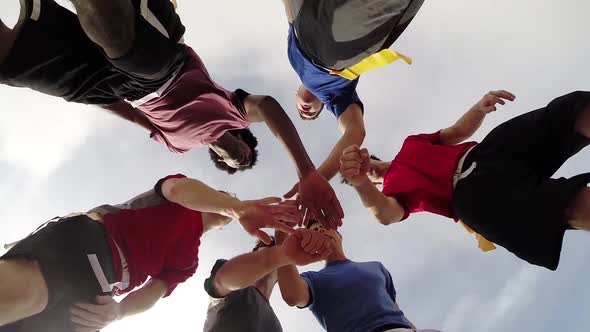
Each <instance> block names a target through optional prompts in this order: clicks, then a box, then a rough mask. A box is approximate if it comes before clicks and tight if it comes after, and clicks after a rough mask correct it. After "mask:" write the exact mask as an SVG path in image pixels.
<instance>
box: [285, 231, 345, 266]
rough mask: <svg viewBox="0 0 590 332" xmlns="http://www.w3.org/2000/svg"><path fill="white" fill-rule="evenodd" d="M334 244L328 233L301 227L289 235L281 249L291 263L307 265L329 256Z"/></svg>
mask: <svg viewBox="0 0 590 332" xmlns="http://www.w3.org/2000/svg"><path fill="white" fill-rule="evenodd" d="M333 245H334V243H333V240H332V239H331V238H330V237H329V236H328V235H326V234H323V233H320V232H316V231H311V230H308V229H301V228H300V229H298V230H296V231H295V233H293V234H291V235H289V237H287V239H286V240H285V242H284V243H283V244H282V245H281V249H282V250H283V253H284V254H285V256H287V258H288V259H289V260H290V261H291V264H294V265H307V264H311V263H315V262H319V261H321V260H324V259H326V258H328V256H330V254H332V251H333V249H332V248H333Z"/></svg>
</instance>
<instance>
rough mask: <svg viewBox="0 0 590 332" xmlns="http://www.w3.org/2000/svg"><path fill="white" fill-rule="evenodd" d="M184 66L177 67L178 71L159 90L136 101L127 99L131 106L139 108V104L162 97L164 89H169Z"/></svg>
mask: <svg viewBox="0 0 590 332" xmlns="http://www.w3.org/2000/svg"><path fill="white" fill-rule="evenodd" d="M182 67H183V66H180V67H178V69H176V71H175V72H174V73H173V74H172V77H170V79H169V80H167V81H166V83H164V84H163V85H162V86H161V87H160V88H159V89H158V90H156V91H154V92H152V93H150V94H149V95H147V96H145V97H143V98H140V99H138V100H134V101H130V100H127V99H125V101H126V102H127V103H128V104H129V105H131V107H133V108H138V107H139V106H141V105H143V104H145V103H147V102H150V101H152V100H154V99H156V98H160V97H161V96H162V95H163V94H164V91H166V89H168V87H169V86H170V85H171V84H172V82H174V80H175V79H176V76H178V73H180V70H181V69H182Z"/></svg>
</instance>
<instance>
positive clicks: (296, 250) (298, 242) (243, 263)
mask: <svg viewBox="0 0 590 332" xmlns="http://www.w3.org/2000/svg"><path fill="white" fill-rule="evenodd" d="M309 242H312V243H313V244H314V246H310V247H306V244H307V243H309ZM331 251H332V241H331V239H330V238H329V237H328V236H326V235H324V234H320V233H318V232H313V231H310V230H306V229H298V230H297V231H296V232H295V233H294V234H292V235H290V236H289V237H288V238H287V240H286V241H285V242H284V243H283V244H282V245H280V246H279V245H277V246H274V247H272V248H268V249H264V250H258V251H255V252H251V253H247V254H243V255H240V256H237V257H234V258H232V259H230V260H229V261H227V262H226V263H225V264H223V266H222V267H221V268H220V269H219V271H217V273H216V274H215V276H214V279H213V286H214V287H215V291H216V294H217V295H219V296H220V297H225V296H226V295H227V294H229V293H230V292H232V291H235V290H238V289H242V288H245V287H249V286H251V285H253V284H254V283H255V282H256V281H258V280H260V279H261V278H262V277H264V276H265V275H267V274H269V273H271V272H272V271H274V270H276V269H278V268H280V267H283V266H287V265H291V264H294V265H307V264H311V263H313V262H317V261H319V260H321V259H325V258H326V257H327V256H328V255H329V254H330V253H331Z"/></svg>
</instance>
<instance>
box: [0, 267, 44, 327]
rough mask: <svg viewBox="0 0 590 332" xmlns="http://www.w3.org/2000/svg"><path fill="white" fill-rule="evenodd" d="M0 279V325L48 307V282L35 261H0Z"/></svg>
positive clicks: (34, 313)
mask: <svg viewBox="0 0 590 332" xmlns="http://www.w3.org/2000/svg"><path fill="white" fill-rule="evenodd" d="M0 280H1V281H2V282H0V326H2V325H5V324H8V323H12V322H16V321H19V320H21V319H23V318H27V317H30V316H33V315H36V314H38V313H40V312H41V311H43V310H44V309H45V307H46V306H47V299H48V292H47V285H46V283H45V279H44V278H43V275H42V274H41V269H40V268H39V264H38V263H37V262H35V261H25V260H0Z"/></svg>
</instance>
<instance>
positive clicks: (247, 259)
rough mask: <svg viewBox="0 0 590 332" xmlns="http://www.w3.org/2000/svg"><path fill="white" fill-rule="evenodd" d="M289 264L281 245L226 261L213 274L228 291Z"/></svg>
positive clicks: (248, 284)
mask: <svg viewBox="0 0 590 332" xmlns="http://www.w3.org/2000/svg"><path fill="white" fill-rule="evenodd" d="M287 264H289V260H288V258H287V257H286V256H285V255H284V254H283V252H282V249H281V247H279V246H275V247H272V248H268V249H265V250H259V251H256V252H252V253H247V254H243V255H240V256H237V257H234V258H232V259H230V260H229V261H227V262H226V263H225V264H223V266H222V267H221V268H220V269H219V271H218V272H217V274H216V275H215V279H216V281H215V282H216V283H217V284H219V285H221V288H223V289H226V290H228V291H229V292H232V291H235V290H238V289H242V288H246V287H249V286H251V285H253V284H254V283H256V281H258V280H260V279H261V278H262V277H264V276H266V275H268V274H269V273H271V272H272V271H274V270H276V269H278V268H280V267H282V266H285V265H287Z"/></svg>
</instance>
